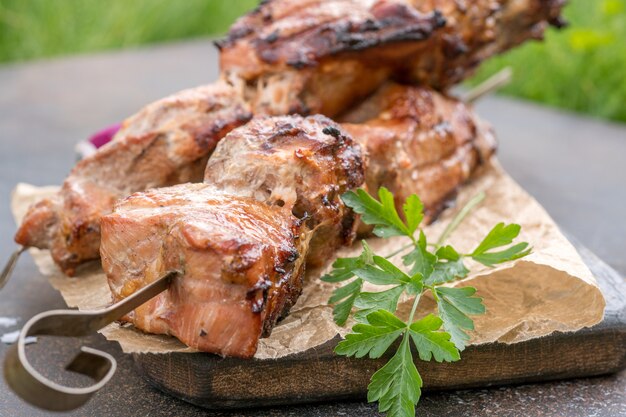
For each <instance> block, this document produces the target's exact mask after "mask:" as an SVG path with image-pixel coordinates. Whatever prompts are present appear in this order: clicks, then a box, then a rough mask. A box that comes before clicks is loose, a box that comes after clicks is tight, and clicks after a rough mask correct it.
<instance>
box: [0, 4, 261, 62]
mask: <svg viewBox="0 0 626 417" xmlns="http://www.w3.org/2000/svg"><path fill="white" fill-rule="evenodd" d="M257 3H258V1H257V0H0V62H3V61H4V62H6V61H19V60H25V59H32V58H39V57H49V56H55V55H62V54H74V53H81V52H90V51H98V50H105V49H112V48H124V47H129V46H135V45H141V44H146V43H154V42H162V41H166V40H173V39H182V38H191V37H198V36H203V35H215V34H221V33H224V32H225V31H226V30H227V29H228V27H229V26H230V24H231V23H232V22H233V21H234V20H235V19H236V18H237V17H238V16H239V15H241V14H243V13H245V12H246V11H248V10H249V9H251V8H253V7H254V6H256V5H257Z"/></svg>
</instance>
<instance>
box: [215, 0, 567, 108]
mask: <svg viewBox="0 0 626 417" xmlns="http://www.w3.org/2000/svg"><path fill="white" fill-rule="evenodd" d="M564 3H565V0H518V1H510V0H477V1H473V2H470V1H466V0H423V1H416V0H413V1H409V0H324V1H321V0H306V1H294V0H270V1H265V2H263V3H262V4H261V5H260V6H259V7H258V8H257V9H255V10H254V11H252V12H251V13H249V14H248V15H246V16H244V17H242V18H241V19H239V20H238V21H237V22H236V23H235V24H234V25H233V26H232V27H231V29H230V31H229V32H228V34H227V36H226V38H225V39H224V40H222V41H220V42H218V44H217V45H218V47H219V48H220V49H221V55H220V64H221V70H222V72H223V73H227V74H236V75H237V76H240V77H242V78H243V79H244V80H245V81H246V83H247V86H248V87H247V96H248V97H249V99H250V101H251V104H252V106H253V108H255V109H256V110H257V111H261V112H263V113H269V114H285V113H294V112H296V113H322V114H325V115H327V116H334V115H336V114H337V113H339V112H342V111H344V110H345V109H346V108H348V107H349V105H351V104H352V103H354V102H355V101H356V100H358V99H359V98H362V97H364V96H366V95H368V94H369V93H371V92H372V91H374V90H375V89H376V88H377V87H378V86H379V85H381V84H382V83H383V82H384V81H385V80H387V79H389V78H396V79H400V80H403V81H405V82H411V83H417V84H421V85H427V86H431V87H434V88H436V89H440V90H445V89H446V88H448V87H449V86H451V85H453V84H455V83H457V82H459V81H460V80H462V79H463V78H465V77H467V76H468V74H470V73H471V72H472V70H473V69H474V68H475V67H476V66H477V65H478V64H479V63H480V62H481V61H483V60H484V59H486V58H488V57H489V56H492V55H494V54H497V53H500V52H502V51H505V50H507V49H509V48H511V47H513V46H516V45H518V44H520V43H522V42H524V41H525V40H528V39H536V38H540V37H541V36H542V34H543V31H544V29H545V27H546V26H547V25H548V24H553V25H555V26H560V25H562V20H561V19H560V17H559V13H560V10H561V7H562V6H563V4H564Z"/></svg>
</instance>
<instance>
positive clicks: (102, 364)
mask: <svg viewBox="0 0 626 417" xmlns="http://www.w3.org/2000/svg"><path fill="white" fill-rule="evenodd" d="M178 274H179V272H178V271H170V272H168V273H166V274H165V275H163V276H162V277H160V278H159V279H157V280H156V281H154V282H152V283H151V284H149V285H147V286H146V287H144V288H142V289H141V290H139V291H137V292H135V293H134V294H132V295H131V296H129V297H127V298H125V299H123V300H122V301H119V302H117V303H115V304H113V305H111V306H110V307H107V308H105V309H102V310H96V311H78V310H51V311H45V312H43V313H40V314H37V315H36V316H34V317H33V318H31V319H30V320H29V321H28V322H27V323H26V325H24V327H23V328H22V331H21V332H20V336H19V338H18V340H17V343H16V344H15V345H13V346H11V348H10V349H9V350H8V351H7V354H6V357H5V362H4V377H5V379H6V381H7V383H8V385H9V387H11V389H12V390H13V391H14V392H15V393H16V394H18V395H19V396H20V397H21V398H22V399H24V400H25V401H27V402H29V403H30V404H32V405H35V406H37V407H40V408H43V409H45V410H50V411H69V410H73V409H75V408H78V407H80V406H81V405H83V404H85V403H86V402H87V401H88V400H89V399H90V398H91V396H92V395H93V394H95V393H96V392H97V391H98V390H100V389H101V388H102V387H103V386H104V385H106V383H107V382H109V380H110V379H111V377H112V376H113V374H114V373H115V369H116V367H117V363H116V361H115V358H113V356H111V355H110V354H108V353H106V352H102V351H100V350H97V349H92V348H89V347H85V346H83V347H81V352H80V353H79V354H78V355H76V357H74V359H73V360H72V362H71V363H70V364H68V365H67V366H66V370H68V371H72V372H77V373H80V374H83V375H86V376H88V377H90V378H92V379H93V380H94V381H95V383H94V384H92V385H90V386H87V387H81V388H74V387H68V386H65V385H61V384H57V383H56V382H54V381H51V380H50V379H48V378H46V377H44V376H43V375H42V374H41V373H39V372H38V371H37V370H36V369H35V368H34V367H33V366H32V365H31V364H30V363H29V362H28V358H27V357H26V350H25V346H26V343H25V341H26V338H27V337H29V336H38V335H39V336H43V335H50V336H66V337H81V336H86V335H88V334H91V333H94V332H95V331H97V330H99V329H101V328H103V327H104V326H106V325H107V324H109V323H112V322H113V321H115V320H117V319H119V318H120V317H122V316H124V315H125V314H128V313H129V312H131V311H132V310H134V309H135V308H137V307H139V306H140V305H142V304H143V303H145V302H146V301H148V300H150V299H151V298H153V297H154V296H156V295H158V294H160V293H161V292H163V291H164V290H166V289H167V288H168V287H169V285H170V282H171V281H172V279H173V278H174V277H175V276H177V275H178Z"/></svg>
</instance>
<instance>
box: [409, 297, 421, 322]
mask: <svg viewBox="0 0 626 417" xmlns="http://www.w3.org/2000/svg"><path fill="white" fill-rule="evenodd" d="M421 296H422V293H419V294H417V295H416V296H415V299H414V300H413V307H412V308H411V314H410V315H409V321H408V322H407V323H408V325H409V326H410V325H411V323H413V317H414V316H415V311H416V310H417V304H419V302H420V297H421Z"/></svg>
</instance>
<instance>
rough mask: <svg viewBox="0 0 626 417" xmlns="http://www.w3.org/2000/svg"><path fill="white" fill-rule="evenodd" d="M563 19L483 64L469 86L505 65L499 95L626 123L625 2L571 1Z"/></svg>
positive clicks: (610, 0)
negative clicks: (506, 79) (509, 77)
mask: <svg viewBox="0 0 626 417" xmlns="http://www.w3.org/2000/svg"><path fill="white" fill-rule="evenodd" d="M564 15H565V17H566V19H567V20H568V22H569V23H570V25H569V27H567V28H565V29H562V30H555V29H549V30H548V32H547V34H546V39H545V41H544V42H529V43H528V44H526V45H524V46H522V47H520V48H517V49H515V50H513V51H511V52H509V53H507V54H506V55H504V56H501V57H497V58H495V59H492V60H489V62H486V63H485V64H484V65H483V66H482V67H481V69H480V71H479V72H478V74H477V76H476V77H475V78H474V79H472V80H471V81H470V84H476V83H478V82H480V81H482V80H483V79H485V78H486V77H488V76H489V75H491V74H493V73H495V72H497V71H498V70H499V69H501V68H503V67H506V66H510V67H512V68H513V72H514V74H513V82H512V83H511V84H510V85H508V86H507V87H505V88H503V89H502V90H501V92H502V93H504V94H508V95H512V96H517V97H523V98H526V99H529V100H533V101H538V102H542V103H546V104H548V105H552V106H557V107H562V108H566V109H570V110H575V111H579V112H584V113H588V114H591V115H594V116H597V117H603V118H607V119H613V120H620V121H623V122H626V0H571V1H570V4H569V5H568V6H566V7H565V10H564Z"/></svg>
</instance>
